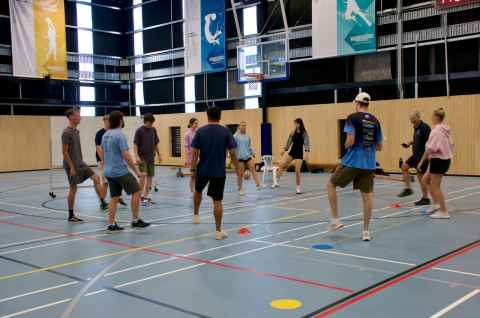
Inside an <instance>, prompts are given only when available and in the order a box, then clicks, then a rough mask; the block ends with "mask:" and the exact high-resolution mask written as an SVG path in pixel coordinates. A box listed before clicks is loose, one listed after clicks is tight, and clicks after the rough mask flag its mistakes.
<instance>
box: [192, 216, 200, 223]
mask: <svg viewBox="0 0 480 318" xmlns="http://www.w3.org/2000/svg"><path fill="white" fill-rule="evenodd" d="M193 224H200V215H196V214H194V215H193Z"/></svg>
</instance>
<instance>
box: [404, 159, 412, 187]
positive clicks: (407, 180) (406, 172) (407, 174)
mask: <svg viewBox="0 0 480 318" xmlns="http://www.w3.org/2000/svg"><path fill="white" fill-rule="evenodd" d="M409 169H410V166H409V165H407V164H405V163H404V164H403V165H402V174H403V182H404V183H405V188H406V189H411V188H412V184H411V181H410V172H409Z"/></svg>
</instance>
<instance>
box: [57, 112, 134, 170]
mask: <svg viewBox="0 0 480 318" xmlns="http://www.w3.org/2000/svg"><path fill="white" fill-rule="evenodd" d="M67 125H68V121H67V119H66V118H65V117H51V133H50V136H51V137H50V138H51V140H52V166H53V167H56V168H59V167H62V162H63V155H62V131H63V130H64V129H65V127H67ZM141 125H142V120H141V118H139V117H125V128H124V129H123V133H124V134H125V135H127V140H128V144H129V146H130V149H133V136H134V134H135V131H136V129H137V128H138V127H140V126H141ZM102 127H103V122H102V117H83V118H82V121H81V122H80V125H79V126H78V129H79V130H80V141H81V143H82V154H83V160H84V161H85V162H86V163H87V164H88V165H91V166H93V165H96V164H97V161H96V158H95V152H96V149H95V134H96V133H97V131H98V130H99V129H101V128H102ZM132 154H133V152H132Z"/></svg>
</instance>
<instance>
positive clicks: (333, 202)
mask: <svg viewBox="0 0 480 318" xmlns="http://www.w3.org/2000/svg"><path fill="white" fill-rule="evenodd" d="M327 192H328V202H330V212H331V215H332V219H334V220H336V219H338V202H337V187H336V186H335V185H333V184H332V182H331V181H329V182H328V184H327Z"/></svg>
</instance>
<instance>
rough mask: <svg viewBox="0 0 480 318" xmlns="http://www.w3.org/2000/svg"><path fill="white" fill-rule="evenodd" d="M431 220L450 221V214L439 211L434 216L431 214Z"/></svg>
mask: <svg viewBox="0 0 480 318" xmlns="http://www.w3.org/2000/svg"><path fill="white" fill-rule="evenodd" d="M430 218H432V219H437V220H448V219H450V214H448V212H446V213H445V212H442V211H437V212H435V213H433V214H430Z"/></svg>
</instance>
